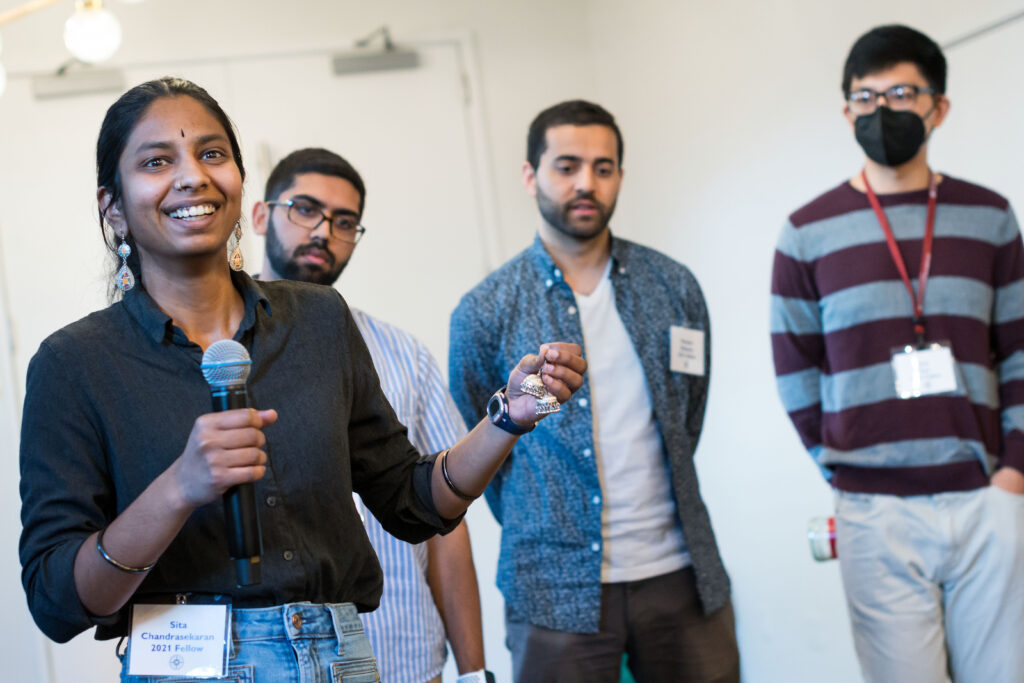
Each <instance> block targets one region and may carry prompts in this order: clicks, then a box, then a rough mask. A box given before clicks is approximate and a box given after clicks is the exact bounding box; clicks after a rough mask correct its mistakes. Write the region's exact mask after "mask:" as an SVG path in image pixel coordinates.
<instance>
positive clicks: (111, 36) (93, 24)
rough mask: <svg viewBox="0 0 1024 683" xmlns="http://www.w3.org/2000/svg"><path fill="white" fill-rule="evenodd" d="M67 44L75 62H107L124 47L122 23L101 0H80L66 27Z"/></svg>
mask: <svg viewBox="0 0 1024 683" xmlns="http://www.w3.org/2000/svg"><path fill="white" fill-rule="evenodd" d="M64 44H65V45H66V46H67V48H68V52H70V53H71V54H72V55H73V56H74V57H75V58H76V59H79V60H81V61H83V62H86V63H88V64H95V63H97V62H105V61H106V60H108V59H110V58H111V57H113V56H114V53H115V52H117V48H119V47H121V23H120V22H119V21H118V20H117V17H115V16H114V15H113V14H112V13H111V12H110V10H106V9H104V8H103V2H102V1H101V0H78V1H77V2H76V3H75V13H74V14H72V15H71V16H70V17H69V18H68V20H67V22H66V23H65V24H64Z"/></svg>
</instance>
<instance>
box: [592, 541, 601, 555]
mask: <svg viewBox="0 0 1024 683" xmlns="http://www.w3.org/2000/svg"><path fill="white" fill-rule="evenodd" d="M590 549H591V550H593V551H594V552H595V553H596V552H597V551H598V550H600V549H601V544H600V543H591V544H590Z"/></svg>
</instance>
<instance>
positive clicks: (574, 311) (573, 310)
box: [569, 306, 576, 315]
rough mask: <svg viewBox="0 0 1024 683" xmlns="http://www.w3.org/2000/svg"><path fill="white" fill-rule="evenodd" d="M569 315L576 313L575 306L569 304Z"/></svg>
mask: <svg viewBox="0 0 1024 683" xmlns="http://www.w3.org/2000/svg"><path fill="white" fill-rule="evenodd" d="M569 315H576V307H575V306H570V307H569Z"/></svg>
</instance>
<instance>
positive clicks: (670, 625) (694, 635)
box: [505, 567, 740, 683]
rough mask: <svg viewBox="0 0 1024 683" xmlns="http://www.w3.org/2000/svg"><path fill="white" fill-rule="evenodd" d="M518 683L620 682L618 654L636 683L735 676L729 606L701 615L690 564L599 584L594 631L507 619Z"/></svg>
mask: <svg viewBox="0 0 1024 683" xmlns="http://www.w3.org/2000/svg"><path fill="white" fill-rule="evenodd" d="M505 626H506V633H507V645H508V649H509V650H510V651H511V652H512V668H513V672H514V680H515V681H516V683H545V682H547V681H550V682H551V683H575V682H577V681H578V682H579V683H618V681H619V676H620V673H621V669H622V655H623V654H624V653H625V654H626V655H627V656H628V662H629V669H630V671H631V672H632V674H633V676H634V677H635V678H636V680H637V683H662V682H664V683H687V682H689V681H695V682H699V683H719V682H722V683H725V682H729V683H738V681H739V680H740V658H739V651H738V649H737V647H736V629H735V619H734V617H733V611H732V605H731V604H728V605H726V606H725V607H723V608H722V609H719V610H718V611H716V612H714V613H712V614H708V615H705V614H703V613H702V612H701V608H700V603H699V601H698V599H697V586H696V580H695V578H694V574H693V569H692V568H690V567H687V568H685V569H680V570H679V571H676V572H672V573H670V574H665V575H663V576H656V577H653V578H650V579H644V580H643V581H631V582H628V583H606V584H604V585H602V586H601V622H600V631H599V632H598V633H569V632H565V631H552V630H550V629H546V628H540V627H538V626H532V625H530V624H525V623H519V622H513V621H509V620H508V619H507V618H506V620H505Z"/></svg>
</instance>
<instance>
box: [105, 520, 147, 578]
mask: <svg viewBox="0 0 1024 683" xmlns="http://www.w3.org/2000/svg"><path fill="white" fill-rule="evenodd" d="M105 533H107V530H106V529H103V530H102V531H100V533H99V535H98V536H97V537H96V550H98V551H99V553H100V557H102V558H103V559H104V560H106V561H107V564H109V565H110V566H111V567H114V568H115V569H120V570H121V571H123V572H127V573H129V574H145V573H146V572H148V571H149V570H150V569H152V568H153V567H155V566H156V562H154V563H153V564H151V565H149V566H148V567H129V566H128V565H126V564H121V563H120V562H118V561H117V560H115V559H114V558H112V557H111V556H110V555H108V554H107V551H106V549H104V547H103V534H105Z"/></svg>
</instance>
